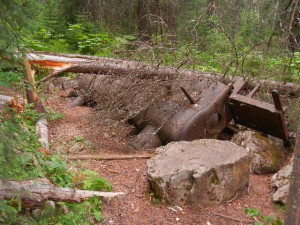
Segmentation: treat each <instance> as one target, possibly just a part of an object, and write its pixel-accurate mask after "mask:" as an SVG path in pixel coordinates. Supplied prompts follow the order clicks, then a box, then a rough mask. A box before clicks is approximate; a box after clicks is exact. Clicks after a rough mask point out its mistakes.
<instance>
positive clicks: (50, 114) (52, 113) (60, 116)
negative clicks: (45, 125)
mask: <svg viewBox="0 0 300 225" xmlns="http://www.w3.org/2000/svg"><path fill="white" fill-rule="evenodd" d="M46 111H47V120H49V121H54V120H61V119H63V118H64V117H65V115H64V114H62V113H58V112H55V111H53V110H52V109H51V108H49V107H46Z"/></svg>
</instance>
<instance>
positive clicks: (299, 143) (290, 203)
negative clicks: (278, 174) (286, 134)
mask: <svg viewBox="0 0 300 225" xmlns="http://www.w3.org/2000/svg"><path fill="white" fill-rule="evenodd" d="M284 224H285V225H300V124H299V125H298V132H297V138H296V145H295V150H294V164H293V169H292V174H291V183H290V188H289V194H288V200H287V211H286V213H285V221H284Z"/></svg>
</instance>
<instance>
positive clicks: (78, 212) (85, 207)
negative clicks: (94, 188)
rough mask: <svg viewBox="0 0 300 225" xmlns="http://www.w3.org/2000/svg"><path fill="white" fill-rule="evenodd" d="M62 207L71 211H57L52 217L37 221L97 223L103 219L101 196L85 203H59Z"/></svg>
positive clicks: (43, 223) (68, 224)
mask: <svg viewBox="0 0 300 225" xmlns="http://www.w3.org/2000/svg"><path fill="white" fill-rule="evenodd" d="M58 204H59V205H60V206H61V207H64V208H67V209H68V211H69V213H67V214H65V213H63V212H59V213H57V214H56V215H55V216H53V217H52V218H48V219H42V220H39V221H37V222H38V224H40V225H46V224H56V225H76V224H82V225H89V224H97V222H101V221H102V220H103V214H102V202H101V200H100V198H98V197H93V198H90V199H89V200H87V201H85V202H83V203H80V204H78V203H64V202H60V203H58Z"/></svg>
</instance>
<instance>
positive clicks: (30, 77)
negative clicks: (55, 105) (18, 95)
mask: <svg viewBox="0 0 300 225" xmlns="http://www.w3.org/2000/svg"><path fill="white" fill-rule="evenodd" d="M24 66H25V69H26V75H27V76H26V78H27V81H28V84H29V86H30V87H29V88H26V97H27V101H28V103H33V105H34V108H35V109H36V111H37V112H38V113H45V112H46V110H45V108H44V106H43V104H42V102H41V101H40V99H39V96H38V94H37V91H36V87H35V78H34V75H35V71H34V70H32V69H31V66H30V64H29V61H28V59H27V58H24Z"/></svg>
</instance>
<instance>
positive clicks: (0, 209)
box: [0, 104, 112, 225]
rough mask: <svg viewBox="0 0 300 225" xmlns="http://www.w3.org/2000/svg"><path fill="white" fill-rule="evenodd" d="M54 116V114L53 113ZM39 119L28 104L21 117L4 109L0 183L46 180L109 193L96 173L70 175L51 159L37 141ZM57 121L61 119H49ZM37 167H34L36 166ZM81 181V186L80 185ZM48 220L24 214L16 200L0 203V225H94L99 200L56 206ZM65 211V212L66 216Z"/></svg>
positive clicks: (108, 186) (0, 133) (99, 213)
mask: <svg viewBox="0 0 300 225" xmlns="http://www.w3.org/2000/svg"><path fill="white" fill-rule="evenodd" d="M52 114H53V112H52ZM40 117H41V114H38V113H37V112H36V111H35V110H33V109H32V105H31V104H28V105H27V106H26V108H25V110H24V112H23V113H21V114H20V113H18V112H16V111H15V110H13V109H6V110H5V111H4V113H2V114H0V164H1V169H0V179H10V180H24V179H36V178H42V177H47V178H48V179H49V180H51V181H52V182H53V183H54V184H56V185H58V186H60V187H69V188H80V189H85V190H95V191H111V190H112V186H111V184H110V183H109V182H108V181H107V180H105V179H103V178H101V177H100V176H99V174H98V173H97V172H94V171H89V170H83V171H80V170H76V171H70V169H69V168H68V165H67V163H66V162H65V161H64V160H63V159H62V157H60V156H58V155H50V154H49V152H47V151H45V150H44V149H43V147H42V146H41V144H40V143H39V141H38V137H37V135H36V129H35V124H36V122H37V120H38V119H39V118H40ZM52 118H54V119H57V118H60V116H52ZM35 161H37V162H38V165H36V162H35ZM79 181H80V182H79ZM58 206H59V207H57V208H59V209H61V208H64V209H65V211H64V210H57V212H56V213H55V215H54V216H52V217H50V218H41V219H36V218H35V219H33V217H32V216H31V214H30V213H28V212H27V213H25V214H24V212H25V211H26V210H25V209H23V208H22V205H21V202H20V200H19V199H12V200H0V224H16V223H21V224H62V225H68V224H74V225H75V224H94V223H96V222H99V221H101V220H102V219H103V215H102V207H101V200H100V199H99V198H98V197H95V198H91V199H89V200H88V201H86V202H84V203H80V204H78V203H59V204H58ZM66 211H67V212H66Z"/></svg>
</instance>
